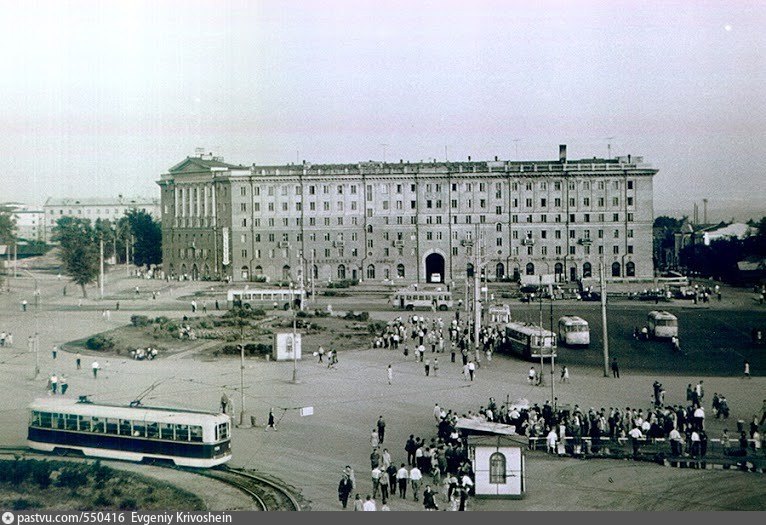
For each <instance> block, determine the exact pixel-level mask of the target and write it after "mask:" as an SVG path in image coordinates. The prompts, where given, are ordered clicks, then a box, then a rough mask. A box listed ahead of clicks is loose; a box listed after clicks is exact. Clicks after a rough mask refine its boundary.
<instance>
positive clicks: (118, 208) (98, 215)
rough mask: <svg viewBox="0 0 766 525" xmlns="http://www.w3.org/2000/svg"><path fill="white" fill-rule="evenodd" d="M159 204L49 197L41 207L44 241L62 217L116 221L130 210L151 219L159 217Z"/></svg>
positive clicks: (144, 200) (128, 199) (141, 199)
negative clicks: (141, 213) (147, 215)
mask: <svg viewBox="0 0 766 525" xmlns="http://www.w3.org/2000/svg"><path fill="white" fill-rule="evenodd" d="M159 207H160V204H159V202H158V200H157V199H152V198H146V197H123V196H122V195H119V196H117V197H77V198H71V197H64V198H58V197H50V198H48V200H47V201H45V204H44V205H43V211H44V215H45V220H44V225H45V228H46V239H45V240H46V241H50V240H51V236H52V235H51V233H52V231H53V228H55V226H56V221H58V220H59V219H60V218H62V217H75V218H78V219H90V221H91V222H95V221H96V220H97V219H109V220H110V221H118V220H119V219H121V218H122V217H123V216H124V215H125V213H127V212H128V211H130V210H140V211H145V212H147V213H149V214H150V215H152V216H153V217H155V218H157V217H159V215H160V214H159Z"/></svg>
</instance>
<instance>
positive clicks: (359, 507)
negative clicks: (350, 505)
mask: <svg viewBox="0 0 766 525" xmlns="http://www.w3.org/2000/svg"><path fill="white" fill-rule="evenodd" d="M363 510H364V502H363V501H362V498H361V496H359V494H357V495H356V496H354V511H355V512H356V511H358V512H361V511H363Z"/></svg>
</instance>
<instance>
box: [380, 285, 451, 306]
mask: <svg viewBox="0 0 766 525" xmlns="http://www.w3.org/2000/svg"><path fill="white" fill-rule="evenodd" d="M391 303H392V305H393V306H394V308H400V309H402V310H414V309H416V308H428V309H429V310H449V309H450V308H452V293H451V292H447V291H444V290H414V289H405V290H399V291H398V292H396V293H395V294H394V296H393V297H392V298H391Z"/></svg>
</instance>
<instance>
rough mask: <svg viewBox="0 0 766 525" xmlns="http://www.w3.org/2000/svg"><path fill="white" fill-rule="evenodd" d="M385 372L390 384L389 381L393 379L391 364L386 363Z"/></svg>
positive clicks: (389, 382)
mask: <svg viewBox="0 0 766 525" xmlns="http://www.w3.org/2000/svg"><path fill="white" fill-rule="evenodd" d="M386 373H387V374H388V384H389V385H390V384H391V382H392V381H393V380H394V369H393V368H391V365H388V369H387V371H386Z"/></svg>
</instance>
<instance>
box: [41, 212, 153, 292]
mask: <svg viewBox="0 0 766 525" xmlns="http://www.w3.org/2000/svg"><path fill="white" fill-rule="evenodd" d="M53 240H54V241H56V242H58V243H59V247H60V252H59V258H60V259H61V263H62V266H63V269H64V273H65V274H66V275H67V276H68V277H69V278H70V279H71V280H72V282H74V283H76V284H77V285H79V286H80V288H81V289H82V293H83V297H85V296H87V292H86V288H85V287H86V286H87V285H89V284H91V283H93V282H95V281H96V279H97V278H98V274H99V264H100V260H101V242H102V241H103V244H104V259H109V258H112V257H113V258H114V260H115V262H116V263H121V262H122V263H124V262H126V260H125V257H126V246H127V247H128V249H127V252H131V256H130V259H131V260H130V262H131V263H133V264H134V265H136V266H146V267H147V268H148V267H149V266H151V265H154V264H160V263H161V262H162V228H161V226H160V223H159V222H158V221H156V220H154V219H153V218H152V216H151V215H149V214H148V213H146V212H145V211H139V210H131V211H129V212H127V213H126V214H125V215H124V216H123V217H121V218H120V219H119V220H117V221H110V220H108V219H97V220H96V222H95V223H91V221H90V219H79V218H75V217H62V218H60V219H59V220H58V221H56V226H55V228H54V229H53Z"/></svg>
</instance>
